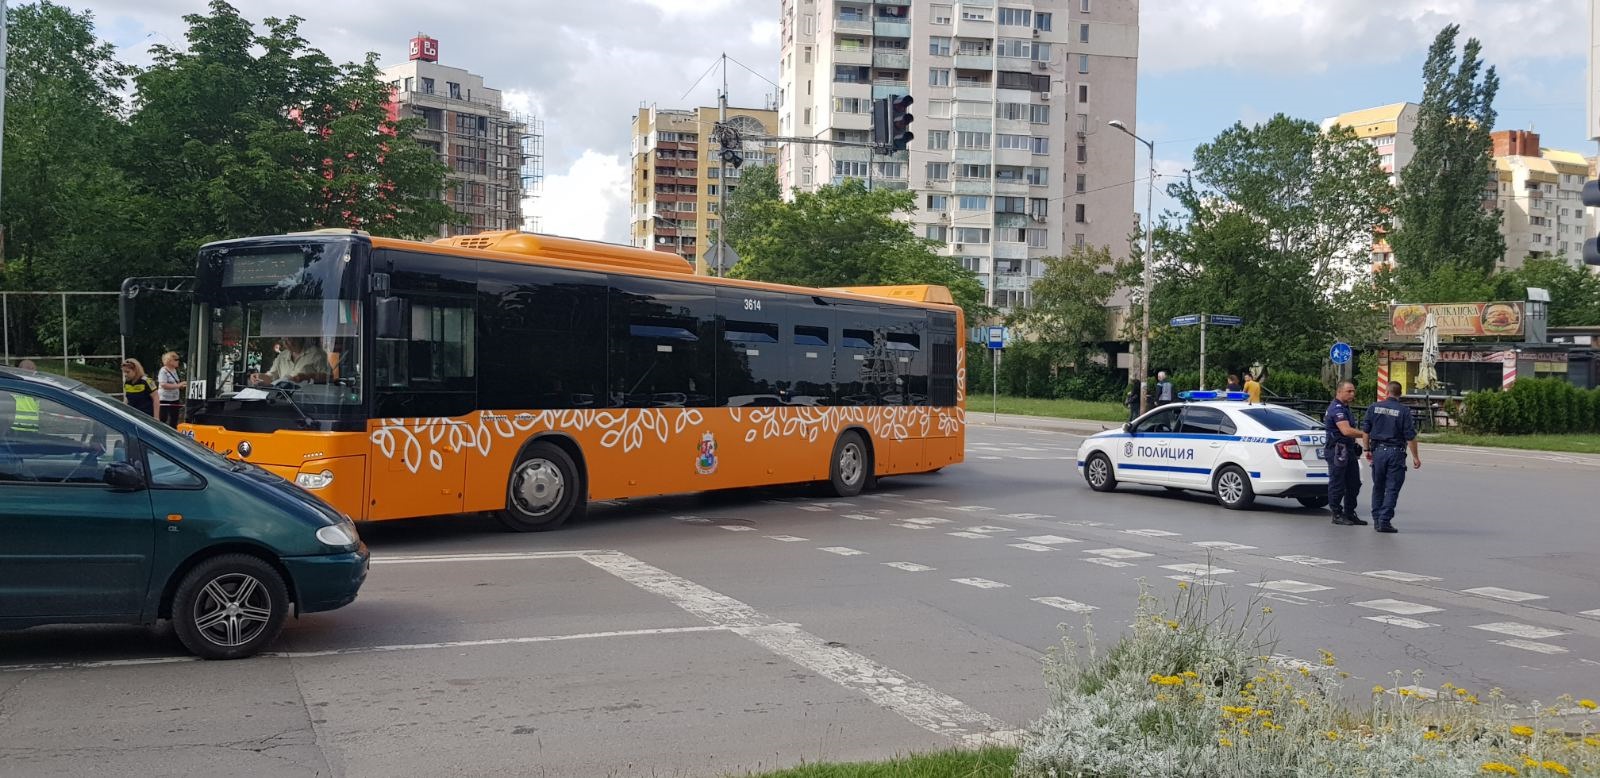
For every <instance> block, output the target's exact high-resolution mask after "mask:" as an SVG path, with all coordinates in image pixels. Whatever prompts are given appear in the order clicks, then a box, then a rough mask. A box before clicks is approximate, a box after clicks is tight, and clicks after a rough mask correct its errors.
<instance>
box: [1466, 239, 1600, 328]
mask: <svg viewBox="0 0 1600 778" xmlns="http://www.w3.org/2000/svg"><path fill="white" fill-rule="evenodd" d="M1494 281H1495V287H1496V288H1495V289H1494V290H1493V291H1492V292H1491V293H1490V294H1487V295H1484V296H1482V297H1478V298H1474V299H1478V300H1488V299H1495V300H1521V299H1523V295H1525V294H1526V293H1527V289H1528V287H1530V286H1532V287H1538V288H1540V289H1545V290H1548V291H1549V292H1550V309H1549V317H1550V318H1549V321H1548V324H1549V325H1550V326H1551V327H1574V326H1581V325H1596V324H1600V274H1596V273H1594V272H1592V271H1591V270H1589V268H1587V267H1583V266H1578V267H1574V266H1573V265H1572V264H1571V263H1570V262H1569V261H1568V260H1567V258H1566V257H1564V256H1555V257H1537V258H1530V259H1528V260H1527V261H1526V262H1524V263H1523V265H1522V267H1520V268H1517V269H1516V270H1513V271H1511V272H1508V273H1501V274H1499V275H1497V276H1495V277H1494Z"/></svg>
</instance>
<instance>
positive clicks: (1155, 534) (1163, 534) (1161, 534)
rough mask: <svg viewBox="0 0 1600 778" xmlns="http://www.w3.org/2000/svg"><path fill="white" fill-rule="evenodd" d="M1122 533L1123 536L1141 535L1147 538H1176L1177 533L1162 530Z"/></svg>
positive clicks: (1128, 530)
mask: <svg viewBox="0 0 1600 778" xmlns="http://www.w3.org/2000/svg"><path fill="white" fill-rule="evenodd" d="M1122 533H1123V534H1125V535H1143V536H1144V537H1147V538H1175V537H1177V536H1178V533H1176V532H1168V531H1166V530H1164V529H1125V530H1123V531H1122Z"/></svg>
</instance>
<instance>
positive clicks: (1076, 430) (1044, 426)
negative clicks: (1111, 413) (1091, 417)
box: [967, 411, 1116, 435]
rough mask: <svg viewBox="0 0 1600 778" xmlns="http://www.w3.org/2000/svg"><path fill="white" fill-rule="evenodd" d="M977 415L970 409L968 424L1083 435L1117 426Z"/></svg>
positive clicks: (1107, 423)
mask: <svg viewBox="0 0 1600 778" xmlns="http://www.w3.org/2000/svg"><path fill="white" fill-rule="evenodd" d="M975 416H976V414H973V413H971V412H970V411H969V412H968V414H967V426H969V427H992V428H994V429H1013V430H1033V431H1035V432H1061V433H1068V434H1082V435H1093V434H1095V433H1099V432H1104V431H1106V430H1108V429H1115V428H1116V422H1111V421H1107V422H1095V421H1085V420H1078V419H1073V420H1068V419H1062V420H1061V421H1060V423H1049V422H1048V421H1047V420H1046V419H1045V418H1040V419H1039V421H1037V422H1030V421H1012V420H1009V419H1001V420H1000V421H995V420H994V417H992V416H991V417H989V418H987V419H978V418H974V417H975Z"/></svg>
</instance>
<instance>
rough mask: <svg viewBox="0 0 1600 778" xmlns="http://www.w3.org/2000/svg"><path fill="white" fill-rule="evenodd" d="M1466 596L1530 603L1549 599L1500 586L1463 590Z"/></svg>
mask: <svg viewBox="0 0 1600 778" xmlns="http://www.w3.org/2000/svg"><path fill="white" fill-rule="evenodd" d="M1461 591H1462V593H1464V594H1476V595H1478V596H1479V597H1488V598H1489V599H1491V600H1500V601H1502V602H1528V601H1529V600H1544V599H1548V598H1547V597H1545V596H1544V595H1542V594H1530V593H1528V592H1519V591H1517V590H1515V589H1501V588H1500V587H1498V586H1480V587H1478V588H1476V589H1462V590H1461Z"/></svg>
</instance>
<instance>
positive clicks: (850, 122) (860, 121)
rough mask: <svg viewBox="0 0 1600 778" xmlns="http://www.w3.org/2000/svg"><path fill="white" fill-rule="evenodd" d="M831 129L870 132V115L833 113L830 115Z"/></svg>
mask: <svg viewBox="0 0 1600 778" xmlns="http://www.w3.org/2000/svg"><path fill="white" fill-rule="evenodd" d="M832 117H833V118H832V121H831V122H830V125H829V126H831V127H833V128H834V129H836V130H870V129H872V114H870V113H845V112H843V111H835V112H834V113H833V114H832Z"/></svg>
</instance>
